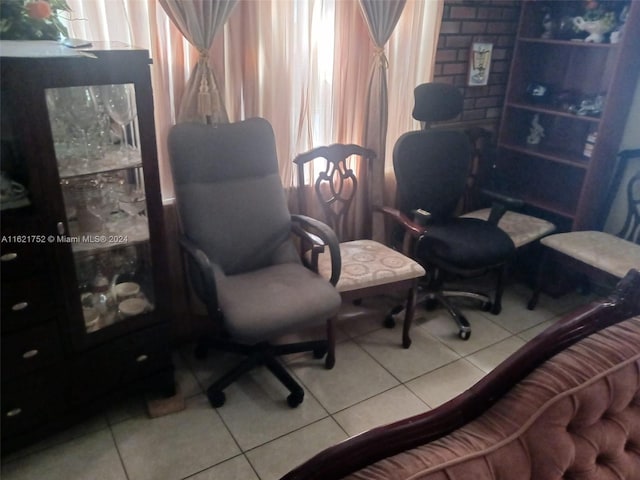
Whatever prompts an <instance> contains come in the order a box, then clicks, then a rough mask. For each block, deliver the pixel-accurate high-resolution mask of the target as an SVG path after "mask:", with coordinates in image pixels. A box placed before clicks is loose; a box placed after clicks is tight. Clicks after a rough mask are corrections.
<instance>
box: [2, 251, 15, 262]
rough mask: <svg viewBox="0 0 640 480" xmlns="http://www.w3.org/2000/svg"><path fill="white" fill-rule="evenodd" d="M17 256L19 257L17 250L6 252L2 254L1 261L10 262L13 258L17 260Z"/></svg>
mask: <svg viewBox="0 0 640 480" xmlns="http://www.w3.org/2000/svg"><path fill="white" fill-rule="evenodd" d="M16 258H18V254H17V253H15V252H11V253H5V254H4V255H2V256H0V262H10V261H11V260H15V259H16Z"/></svg>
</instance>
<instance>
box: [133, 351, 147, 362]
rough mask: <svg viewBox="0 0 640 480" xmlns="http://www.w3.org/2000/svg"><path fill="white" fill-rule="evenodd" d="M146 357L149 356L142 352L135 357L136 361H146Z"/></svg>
mask: <svg viewBox="0 0 640 480" xmlns="http://www.w3.org/2000/svg"><path fill="white" fill-rule="evenodd" d="M148 359H149V357H148V356H147V355H145V354H144V353H143V354H142V355H139V356H138V358H136V362H138V363H142V362H146V361H147V360H148Z"/></svg>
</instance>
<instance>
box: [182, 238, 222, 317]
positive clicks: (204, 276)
mask: <svg viewBox="0 0 640 480" xmlns="http://www.w3.org/2000/svg"><path fill="white" fill-rule="evenodd" d="M178 242H179V244H180V248H181V249H182V251H183V252H184V253H185V254H186V255H187V257H188V258H189V259H190V260H191V261H192V264H195V266H196V267H197V271H198V275H199V279H200V282H199V286H198V285H194V289H195V290H196V293H197V294H198V296H199V297H200V299H201V300H202V301H203V302H204V303H205V304H206V306H207V310H208V312H209V315H214V314H220V309H219V308H218V301H217V300H218V289H217V287H216V279H215V275H214V264H213V263H212V262H211V260H209V257H208V256H207V254H206V253H204V252H203V251H202V250H201V249H200V248H198V246H197V245H196V244H195V243H194V242H192V241H191V240H189V239H188V238H187V237H185V236H183V235H181V236H180V238H179V239H178ZM199 287H200V288H199ZM202 287H204V291H203V289H202ZM198 290H200V291H198Z"/></svg>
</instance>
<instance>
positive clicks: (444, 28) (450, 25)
mask: <svg viewBox="0 0 640 480" xmlns="http://www.w3.org/2000/svg"><path fill="white" fill-rule="evenodd" d="M440 33H441V34H443V33H444V34H447V33H460V22H442V24H441V25H440Z"/></svg>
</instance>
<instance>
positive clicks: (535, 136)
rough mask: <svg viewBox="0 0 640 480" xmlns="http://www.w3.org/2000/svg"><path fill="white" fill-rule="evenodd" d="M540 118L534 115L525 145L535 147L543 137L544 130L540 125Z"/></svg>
mask: <svg viewBox="0 0 640 480" xmlns="http://www.w3.org/2000/svg"><path fill="white" fill-rule="evenodd" d="M539 120H540V116H539V115H538V114H537V113H536V114H535V115H534V116H533V120H531V129H530V130H529V136H528V137H527V143H528V144H529V145H537V144H539V143H540V140H542V137H544V128H543V127H542V125H540V122H539Z"/></svg>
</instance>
